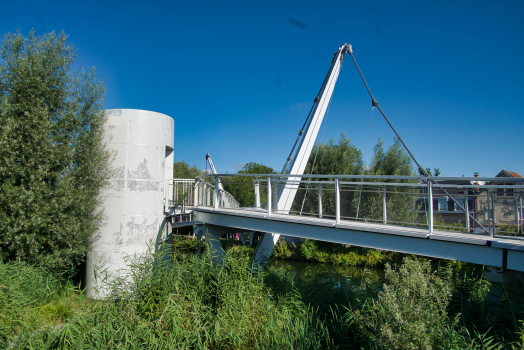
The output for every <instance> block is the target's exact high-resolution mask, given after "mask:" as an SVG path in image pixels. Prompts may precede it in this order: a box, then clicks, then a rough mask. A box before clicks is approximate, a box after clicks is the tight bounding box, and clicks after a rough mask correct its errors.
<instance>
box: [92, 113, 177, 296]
mask: <svg viewBox="0 0 524 350" xmlns="http://www.w3.org/2000/svg"><path fill="white" fill-rule="evenodd" d="M106 115H107V121H106V124H105V125H104V129H105V135H104V138H105V142H106V148H107V149H109V150H110V151H112V152H113V154H114V161H113V175H112V178H111V184H110V186H109V187H108V188H106V189H105V190H104V191H103V192H102V198H103V206H104V210H105V215H104V222H103V223H102V226H101V229H100V231H99V233H98V234H97V235H96V237H95V238H94V244H93V245H94V247H93V249H92V251H90V252H89V253H88V254H87V264H86V265H87V266H86V268H87V271H86V284H87V290H86V294H87V296H88V297H95V298H103V297H104V296H105V290H104V288H103V286H101V285H100V283H101V279H100V277H98V279H97V280H96V281H95V273H94V269H95V268H96V269H97V274H98V276H100V275H105V274H108V273H109V274H112V275H115V274H117V275H118V274H119V271H120V270H122V269H125V268H126V262H125V260H124V258H125V257H126V256H132V255H134V254H142V253H144V252H146V251H147V249H148V245H149V244H153V245H155V244H157V243H158V241H159V240H160V239H162V238H164V237H165V232H163V231H165V225H164V197H165V194H164V186H165V183H166V181H165V180H166V179H172V178H173V146H174V132H175V123H174V120H173V119H172V118H171V117H169V116H167V115H164V114H160V113H155V112H148V111H141V110H135V109H110V110H106ZM97 292H98V293H97Z"/></svg>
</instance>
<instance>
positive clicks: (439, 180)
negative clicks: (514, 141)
mask: <svg viewBox="0 0 524 350" xmlns="http://www.w3.org/2000/svg"><path fill="white" fill-rule="evenodd" d="M210 177H212V178H214V179H215V180H218V178H220V177H225V178H235V177H238V178H245V177H248V178H253V190H254V191H255V202H254V203H251V204H250V205H254V207H246V208H240V209H245V210H266V211H267V215H273V214H285V215H313V216H318V217H324V218H334V219H335V223H338V222H340V220H357V221H364V222H366V221H368V222H378V223H380V222H382V223H384V224H393V225H405V224H408V225H411V226H416V227H425V228H427V230H428V233H429V234H430V235H432V234H435V230H442V229H449V230H455V231H459V232H467V233H483V234H490V235H492V236H494V237H495V235H497V234H500V233H503V234H510V232H509V231H507V232H506V233H504V231H503V230H506V226H507V225H515V226H516V227H517V229H516V230H517V232H516V234H517V235H518V234H519V233H520V231H521V228H522V225H520V222H521V221H522V218H521V215H520V211H522V208H521V209H520V211H519V208H518V203H517V202H518V200H517V198H520V197H519V196H522V195H523V193H524V179H523V178H491V177H482V178H481V177H440V176H439V177H435V176H391V175H312V174H309V175H289V174H206V175H202V176H199V177H197V178H196V181H197V182H198V183H200V184H206V186H209V187H210V188H211V187H214V186H212V185H211V183H210V182H205V181H204V179H208V178H210ZM353 179H354V180H353ZM357 179H359V180H361V181H358V182H357V181H355V180H357ZM344 180H346V181H344ZM348 180H349V181H348ZM351 180H353V181H351ZM207 181H209V180H207ZM452 181H454V182H459V183H458V184H457V183H455V184H454V183H446V182H452ZM478 181H484V184H482V185H477V184H475V183H477V182H478ZM242 183H243V184H245V182H242ZM481 183H482V182H481ZM230 184H231V185H232V186H234V185H235V181H234V180H233V181H231V182H230ZM510 184H511V185H510ZM283 186H294V187H295V188H296V189H297V191H299V192H300V191H303V192H301V193H304V194H303V195H302V196H299V197H297V198H300V202H301V203H302V201H305V199H306V198H308V197H306V196H313V197H312V198H311V199H309V200H308V204H307V205H308V206H309V207H308V208H306V209H304V206H303V205H302V208H301V207H300V205H298V207H295V209H292V210H290V211H289V213H288V212H281V211H279V210H277V209H276V206H275V205H274V204H275V203H276V202H277V201H278V200H279V197H278V195H279V189H280V188H282V187H283ZM196 187H197V185H195V188H196ZM508 189H511V190H513V191H507V190H508ZM261 191H263V192H261ZM307 191H311V193H310V194H307ZM322 193H324V195H323V194H322ZM357 193H358V195H359V198H360V197H361V196H363V197H362V201H363V202H362V203H360V200H359V201H358V203H359V204H358V206H357V205H356V204H355V203H357V202H356V201H353V202H352V199H351V198H354V197H352V196H355V195H357ZM261 194H262V195H263V196H264V197H265V196H267V202H266V204H265V207H264V209H263V208H261ZM216 195H217V194H216V191H215V196H216ZM221 195H223V196H228V199H229V196H231V194H230V193H227V192H225V191H224V193H222V194H221ZM333 196H334V197H333ZM379 197H380V198H379ZM401 197H402V198H404V199H401V200H400V201H401V202H402V203H403V204H402V205H403V207H402V208H403V209H402V210H404V211H406V210H409V211H410V213H411V214H410V215H408V216H404V217H405V218H408V220H406V219H402V216H398V213H399V210H400V209H398V208H399V207H398V201H399V198H401ZM195 198H197V194H196V193H195ZM216 198H218V197H216ZM231 199H232V200H233V198H232V196H231ZM366 200H368V201H369V200H372V202H369V203H370V204H366V202H365V201H366ZM323 201H324V202H323ZM235 202H236V201H235ZM409 203H411V204H409ZM219 204H220V203H218V202H217V203H216V204H215V203H213V207H215V208H216V209H218V208H219V207H220V206H219ZM197 205H204V206H205V205H206V204H205V203H203V202H201V203H197ZM207 205H209V204H207ZM262 205H264V203H262ZM326 205H327V207H326ZM441 205H443V207H442V206H441ZM508 205H509V206H513V207H514V208H513V209H511V208H510V209H507V207H508ZM228 206H229V207H230V208H233V207H236V208H238V207H239V205H238V202H236V203H234V205H227V206H225V207H228ZM312 206H313V207H312ZM323 206H324V208H323ZM504 206H505V207H504ZM222 207H224V206H223V205H222ZM370 208H371V209H370ZM380 208H382V209H380ZM409 208H411V209H409ZM450 208H451V209H450ZM303 209H304V210H305V212H303V211H302V210H303ZM330 210H331V211H330ZM366 210H367V211H366ZM370 210H371V211H370ZM377 210H378V211H380V212H377ZM504 210H506V211H504ZM507 210H513V212H512V214H508V211H507ZM517 211H519V215H518V216H519V217H517V219H516V224H515V220H513V216H515V215H516V212H517ZM379 214H380V215H379ZM370 215H371V216H370ZM511 215H513V216H511ZM519 220H520V221H519ZM459 223H461V225H459V226H460V227H457V224H459ZM504 225H505V226H504ZM497 237H499V236H497Z"/></svg>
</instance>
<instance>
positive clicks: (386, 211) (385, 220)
mask: <svg viewBox="0 0 524 350" xmlns="http://www.w3.org/2000/svg"><path fill="white" fill-rule="evenodd" d="M386 203H387V200H386V186H384V187H382V208H383V210H382V220H384V223H385V224H387V223H388V209H387V206H386Z"/></svg>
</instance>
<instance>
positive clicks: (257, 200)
mask: <svg viewBox="0 0 524 350" xmlns="http://www.w3.org/2000/svg"><path fill="white" fill-rule="evenodd" d="M255 208H260V182H259V181H258V180H256V181H255Z"/></svg>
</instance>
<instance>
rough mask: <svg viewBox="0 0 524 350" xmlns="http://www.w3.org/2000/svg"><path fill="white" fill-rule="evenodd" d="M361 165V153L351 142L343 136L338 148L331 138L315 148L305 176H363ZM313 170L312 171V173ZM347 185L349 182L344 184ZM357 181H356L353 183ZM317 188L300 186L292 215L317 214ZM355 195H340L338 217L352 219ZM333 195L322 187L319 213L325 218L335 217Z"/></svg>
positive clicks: (326, 187) (352, 193)
mask: <svg viewBox="0 0 524 350" xmlns="http://www.w3.org/2000/svg"><path fill="white" fill-rule="evenodd" d="M363 168H364V161H363V159H362V152H361V151H360V150H359V149H358V148H357V147H355V146H354V145H352V144H351V142H350V139H349V138H348V137H347V136H346V134H345V133H342V135H341V136H340V139H339V141H338V144H335V142H334V140H333V138H331V139H330V140H329V141H328V142H325V143H322V144H316V145H315V146H314V147H313V151H312V152H311V155H310V157H309V160H308V163H307V165H306V169H305V170H304V174H314V175H362V174H363V171H362V170H363ZM312 169H313V171H312ZM308 180H311V181H320V180H322V179H320V178H310V179H308ZM347 181H350V180H347ZM352 181H357V180H352ZM318 194H319V191H318V186H317V185H301V186H300V187H299V189H298V191H297V194H296V197H295V200H294V202H293V205H292V206H291V211H292V212H301V213H311V214H317V213H318V211H319V208H318ZM354 198H355V192H354V191H353V192H349V191H343V192H342V193H341V195H340V200H341V203H343V204H344V205H341V215H342V216H346V217H354V216H355V213H356V212H355V208H356V207H354V205H353V204H351V203H353V202H354ZM335 201H336V200H335V191H334V188H333V186H323V187H322V211H323V215H324V216H334V215H335Z"/></svg>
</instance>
